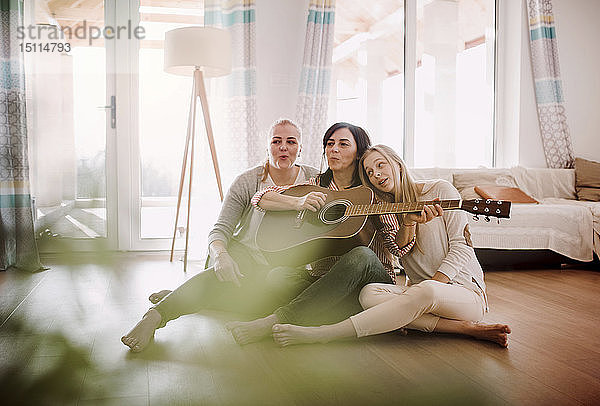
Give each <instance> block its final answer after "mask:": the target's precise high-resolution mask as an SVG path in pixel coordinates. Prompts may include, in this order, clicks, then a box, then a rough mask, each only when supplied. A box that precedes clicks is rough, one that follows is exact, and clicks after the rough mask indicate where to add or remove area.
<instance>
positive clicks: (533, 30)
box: [527, 0, 574, 168]
mask: <svg viewBox="0 0 600 406" xmlns="http://www.w3.org/2000/svg"><path fill="white" fill-rule="evenodd" d="M527 11H528V16H529V34H530V35H529V40H530V50H531V65H532V67H533V80H534V82H535V98H536V102H537V108H538V119H539V123H540V133H541V135H542V144H543V146H544V155H545V156H546V163H547V165H548V167H549V168H572V167H573V159H574V157H573V147H572V144H571V136H570V135H569V127H568V126H567V113H566V111H565V106H564V97H563V91H562V80H561V78H560V67H559V64H558V46H557V41H556V29H555V25H554V14H553V12H552V0H528V1H527Z"/></svg>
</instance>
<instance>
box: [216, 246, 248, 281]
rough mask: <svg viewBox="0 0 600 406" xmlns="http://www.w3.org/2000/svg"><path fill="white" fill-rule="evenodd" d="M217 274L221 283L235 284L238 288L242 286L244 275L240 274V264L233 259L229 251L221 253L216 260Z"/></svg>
mask: <svg viewBox="0 0 600 406" xmlns="http://www.w3.org/2000/svg"><path fill="white" fill-rule="evenodd" d="M214 268H215V274H216V275H217V279H218V280H219V281H221V282H233V283H234V284H235V285H236V286H237V287H240V286H242V284H241V283H240V278H243V277H244V275H243V274H242V273H241V272H240V268H239V267H238V264H237V263H236V262H235V261H234V260H233V258H231V255H229V253H228V252H227V251H225V252H221V253H220V254H219V255H218V256H217V258H216V260H215V265H214Z"/></svg>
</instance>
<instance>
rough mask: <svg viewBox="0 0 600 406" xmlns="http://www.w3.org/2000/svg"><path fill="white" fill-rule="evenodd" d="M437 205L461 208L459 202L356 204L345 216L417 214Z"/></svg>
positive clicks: (446, 208)
mask: <svg viewBox="0 0 600 406" xmlns="http://www.w3.org/2000/svg"><path fill="white" fill-rule="evenodd" d="M432 204H439V205H440V206H442V209H444V210H455V209H460V208H461V201H460V200H458V199H457V200H429V201H423V202H408V203H384V202H382V203H377V204H357V205H352V206H349V207H347V208H346V212H345V213H344V214H345V215H346V216H350V217H352V216H370V215H374V214H394V213H418V212H420V211H421V210H423V207H424V206H425V205H432Z"/></svg>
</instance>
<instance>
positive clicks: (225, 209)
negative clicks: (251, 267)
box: [208, 165, 318, 263]
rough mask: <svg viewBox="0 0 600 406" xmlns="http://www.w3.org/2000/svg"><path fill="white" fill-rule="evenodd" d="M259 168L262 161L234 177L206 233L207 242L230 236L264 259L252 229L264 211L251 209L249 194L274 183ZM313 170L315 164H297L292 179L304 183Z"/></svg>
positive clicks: (312, 173) (315, 172)
mask: <svg viewBox="0 0 600 406" xmlns="http://www.w3.org/2000/svg"><path fill="white" fill-rule="evenodd" d="M262 168H263V166H262V165H261V166H256V167H254V168H251V169H249V170H247V171H246V172H244V173H242V174H240V175H239V176H238V177H237V178H235V180H234V181H233V183H232V184H231V186H230V188H229V190H228V191H227V195H226V196H225V200H223V205H222V206H221V212H220V213H219V218H218V219H217V222H216V223H215V225H214V227H213V228H212V230H211V231H210V232H209V234H208V244H209V245H210V244H211V243H212V242H213V241H217V240H219V241H223V242H224V243H225V244H228V243H229V240H230V239H235V240H237V241H238V242H240V243H242V244H244V245H246V246H247V247H248V248H249V251H250V252H251V253H252V254H253V256H254V258H255V259H256V260H257V261H258V262H259V263H266V261H265V259H264V257H263V256H262V254H261V253H260V251H259V250H258V248H257V247H256V231H257V230H258V226H259V224H260V220H262V217H263V215H264V213H261V212H259V211H257V210H254V207H252V204H251V199H252V196H253V195H254V194H255V193H256V192H257V191H258V190H260V189H261V188H265V187H268V186H271V185H274V183H273V182H272V181H271V179H270V177H267V179H266V180H265V181H262V180H261V178H262ZM317 173H318V170H317V169H316V168H313V167H311V166H308V165H300V171H299V173H298V177H297V178H296V181H295V182H296V183H304V182H306V180H307V179H310V178H312V177H314V176H316V175H317Z"/></svg>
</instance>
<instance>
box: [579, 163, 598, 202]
mask: <svg viewBox="0 0 600 406" xmlns="http://www.w3.org/2000/svg"><path fill="white" fill-rule="evenodd" d="M575 189H576V190H577V199H578V200H589V201H594V202H598V201H600V162H595V161H589V160H587V159H583V158H575Z"/></svg>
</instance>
